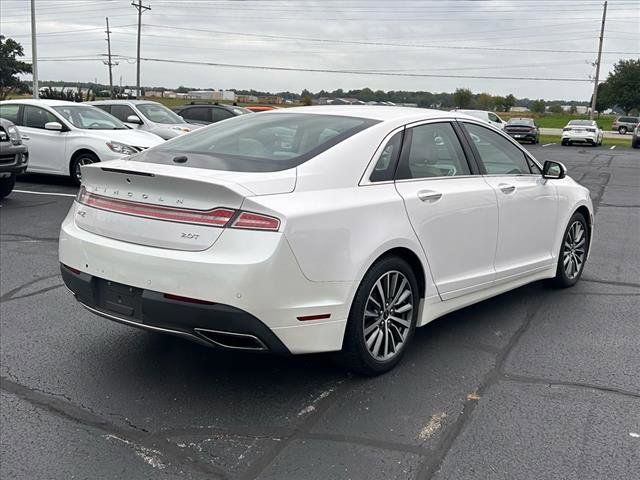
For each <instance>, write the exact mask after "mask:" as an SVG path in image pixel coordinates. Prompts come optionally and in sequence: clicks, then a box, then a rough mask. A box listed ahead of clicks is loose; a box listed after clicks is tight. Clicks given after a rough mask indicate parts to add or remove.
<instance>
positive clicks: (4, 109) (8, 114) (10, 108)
mask: <svg viewBox="0 0 640 480" xmlns="http://www.w3.org/2000/svg"><path fill="white" fill-rule="evenodd" d="M19 110H20V105H17V104H15V103H8V104H4V105H0V117H2V118H4V119H5V120H9V121H10V122H11V123H14V124H16V125H17V124H18V111H19Z"/></svg>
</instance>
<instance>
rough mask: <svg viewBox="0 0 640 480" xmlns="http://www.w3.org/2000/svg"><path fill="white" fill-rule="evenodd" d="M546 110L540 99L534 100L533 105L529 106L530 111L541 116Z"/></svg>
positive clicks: (543, 102) (545, 105)
mask: <svg viewBox="0 0 640 480" xmlns="http://www.w3.org/2000/svg"><path fill="white" fill-rule="evenodd" d="M546 109H547V104H546V103H545V101H544V100H542V99H540V100H534V101H533V103H532V104H531V111H533V112H535V113H539V114H541V115H542V114H543V113H544V112H545V111H546Z"/></svg>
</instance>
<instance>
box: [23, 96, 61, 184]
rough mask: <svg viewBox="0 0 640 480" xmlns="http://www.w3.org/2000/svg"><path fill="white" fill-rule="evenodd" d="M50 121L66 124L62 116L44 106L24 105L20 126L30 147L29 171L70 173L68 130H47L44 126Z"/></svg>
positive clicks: (25, 141)
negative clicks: (67, 153) (67, 152)
mask: <svg viewBox="0 0 640 480" xmlns="http://www.w3.org/2000/svg"><path fill="white" fill-rule="evenodd" d="M49 122H58V123H60V124H62V125H63V126H64V125H65V123H64V122H63V121H62V120H61V119H60V118H58V117H57V116H56V115H54V114H53V113H51V112H49V111H48V110H45V109H44V108H42V107H37V106H35V105H23V108H22V118H21V119H20V121H19V123H18V125H19V126H18V128H19V130H20V134H21V135H22V140H23V141H24V143H25V144H26V145H27V147H28V148H29V166H28V167H27V171H29V172H32V171H33V172H42V173H55V174H59V175H68V174H69V162H68V161H67V155H66V145H67V132H66V131H57V130H46V129H45V128H44V126H45V124H47V123H49Z"/></svg>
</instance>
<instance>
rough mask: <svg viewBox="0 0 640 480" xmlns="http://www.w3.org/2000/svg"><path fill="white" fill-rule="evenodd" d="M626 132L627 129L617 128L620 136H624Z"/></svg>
mask: <svg viewBox="0 0 640 480" xmlns="http://www.w3.org/2000/svg"><path fill="white" fill-rule="evenodd" d="M628 131H629V130H627V127H618V133H619V134H620V135H626V134H627V132H628Z"/></svg>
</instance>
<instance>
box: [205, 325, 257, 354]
mask: <svg viewBox="0 0 640 480" xmlns="http://www.w3.org/2000/svg"><path fill="white" fill-rule="evenodd" d="M194 330H195V331H196V332H198V333H199V334H200V335H202V336H203V337H204V338H206V339H207V341H208V342H211V343H215V344H216V345H219V346H221V347H224V348H228V349H229V350H249V351H264V350H269V349H268V348H267V346H266V345H265V344H264V342H263V341H262V340H260V339H259V338H258V337H256V336H255V335H251V334H249V333H235V332H225V331H222V330H211V329H209V328H194ZM202 332H211V333H217V334H218V335H227V336H229V337H244V338H251V339H253V340H255V342H256V343H257V344H258V345H260V347H258V348H252V347H233V346H230V345H225V344H224V343H220V342H216V341H215V340H213V339H212V338H209V337H207V336H206V335H204V334H203V333H202Z"/></svg>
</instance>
